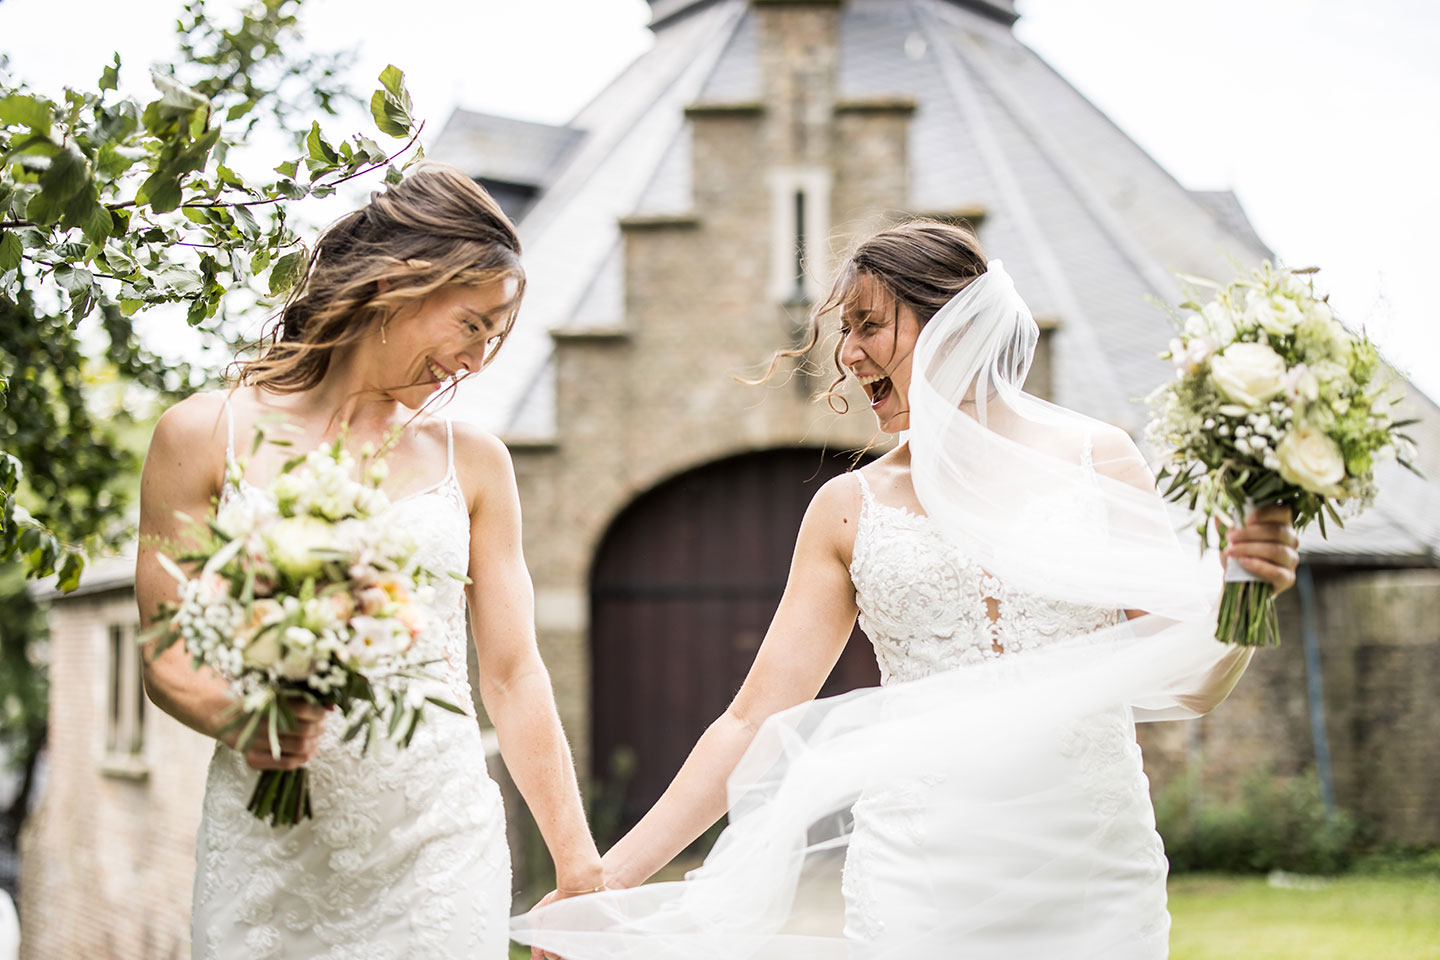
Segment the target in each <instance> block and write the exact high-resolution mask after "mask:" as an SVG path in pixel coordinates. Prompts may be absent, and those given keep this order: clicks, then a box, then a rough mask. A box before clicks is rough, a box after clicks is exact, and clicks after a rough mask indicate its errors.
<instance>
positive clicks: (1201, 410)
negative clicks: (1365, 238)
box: [1149, 263, 1418, 646]
mask: <svg viewBox="0 0 1440 960" xmlns="http://www.w3.org/2000/svg"><path fill="white" fill-rule="evenodd" d="M1314 273H1315V270H1314V269H1313V268H1312V269H1309V270H1291V269H1287V268H1283V267H1276V266H1272V265H1271V264H1269V263H1266V264H1262V265H1261V266H1260V267H1259V268H1258V269H1257V270H1255V271H1253V272H1252V273H1251V275H1250V276H1249V277H1247V278H1243V279H1240V280H1237V281H1235V282H1234V283H1231V284H1230V285H1229V286H1226V287H1219V286H1218V285H1216V284H1213V283H1210V282H1209V281H1205V280H1201V279H1198V278H1193V277H1184V278H1182V279H1183V280H1184V281H1186V282H1187V283H1188V284H1190V285H1191V286H1192V287H1204V288H1208V289H1212V290H1214V291H1215V293H1214V296H1213V298H1212V299H1211V300H1210V301H1209V302H1207V303H1205V304H1203V305H1201V304H1200V303H1198V302H1196V300H1197V299H1198V298H1192V300H1191V301H1190V302H1188V303H1185V304H1182V305H1181V309H1182V310H1184V311H1185V313H1184V314H1183V315H1182V316H1181V317H1180V318H1179V325H1180V332H1179V336H1178V337H1177V338H1176V339H1174V340H1172V341H1171V343H1170V350H1169V352H1168V353H1166V354H1165V356H1166V357H1167V358H1168V359H1169V360H1170V361H1171V362H1172V363H1173V364H1174V366H1175V379H1174V380H1173V381H1171V382H1169V383H1167V384H1166V385H1165V386H1163V387H1161V388H1160V389H1158V390H1157V391H1155V393H1154V394H1152V395H1151V397H1150V402H1151V403H1152V404H1153V405H1154V407H1155V416H1154V419H1153V420H1152V421H1151V423H1150V428H1149V439H1150V440H1151V442H1152V443H1154V444H1155V446H1156V447H1157V448H1158V449H1161V450H1166V451H1168V455H1167V457H1166V459H1165V461H1164V464H1163V465H1162V467H1161V468H1160V470H1159V473H1158V477H1157V482H1158V483H1160V484H1165V483H1166V481H1168V487H1166V488H1165V496H1166V497H1167V499H1170V500H1172V501H1175V502H1182V501H1183V502H1186V503H1187V505H1188V506H1189V508H1190V509H1191V510H1195V511H1198V512H1199V514H1200V516H1201V520H1200V523H1199V526H1198V529H1199V531H1200V535H1201V538H1202V540H1204V541H1205V542H1207V543H1208V536H1209V529H1210V526H1211V520H1212V519H1214V520H1215V521H1217V522H1216V524H1215V525H1216V527H1217V528H1218V531H1219V535H1220V545H1221V546H1222V547H1223V546H1224V545H1225V537H1226V533H1227V531H1228V530H1230V529H1234V528H1235V527H1238V526H1240V525H1241V524H1243V523H1244V518H1245V513H1246V512H1247V511H1248V510H1249V508H1250V507H1251V506H1252V505H1254V506H1259V505H1264V504H1271V503H1278V504H1284V505H1287V506H1289V507H1290V508H1291V510H1292V511H1293V512H1294V515H1295V526H1296V528H1297V529H1303V528H1304V527H1306V526H1308V525H1309V524H1310V523H1311V522H1312V521H1316V520H1318V521H1319V523H1320V532H1321V534H1322V535H1323V534H1324V533H1325V518H1326V516H1327V515H1328V516H1329V517H1330V519H1331V520H1332V521H1334V522H1335V523H1336V524H1341V519H1340V514H1339V513H1338V512H1337V510H1336V506H1337V505H1342V504H1343V505H1345V507H1346V509H1347V512H1348V513H1350V514H1351V515H1352V516H1353V515H1354V514H1356V513H1358V512H1359V511H1360V510H1362V509H1364V508H1365V507H1366V506H1369V505H1370V504H1371V503H1372V502H1373V501H1374V498H1375V472H1374V467H1375V462H1376V460H1377V459H1378V458H1380V457H1382V456H1394V457H1396V458H1398V460H1399V461H1400V462H1401V463H1402V464H1404V465H1405V466H1406V467H1408V468H1409V469H1411V470H1415V466H1414V462H1413V458H1414V445H1413V442H1412V441H1411V439H1410V438H1409V437H1407V436H1406V435H1405V434H1404V433H1403V432H1402V430H1403V428H1404V427H1405V426H1407V425H1408V424H1410V423H1414V422H1415V421H1414V420H1396V419H1393V417H1392V414H1391V406H1392V404H1393V403H1394V402H1395V401H1396V400H1398V399H1399V395H1398V392H1397V391H1396V390H1395V389H1394V385H1393V383H1392V381H1391V379H1390V378H1389V377H1386V376H1383V375H1382V371H1381V366H1380V357H1379V354H1378V352H1377V351H1376V349H1375V346H1374V344H1372V343H1371V342H1370V341H1369V340H1367V339H1366V338H1365V337H1364V336H1363V335H1361V336H1356V335H1355V334H1353V333H1351V332H1350V331H1349V330H1347V329H1346V328H1345V327H1344V326H1343V325H1342V324H1341V323H1340V322H1339V321H1338V320H1336V319H1335V317H1334V315H1333V314H1332V313H1331V310H1330V307H1329V304H1328V303H1326V301H1325V299H1324V298H1322V297H1319V296H1317V295H1316V293H1315V288H1314V280H1313V274H1314ZM1417 472H1418V471H1417ZM1216 637H1217V638H1219V639H1220V640H1223V641H1225V642H1226V643H1238V644H1244V645H1250V646H1263V645H1267V644H1274V643H1278V642H1279V628H1278V624H1277V623H1276V619H1275V607H1274V596H1273V590H1272V589H1271V587H1270V585H1269V584H1268V583H1264V582H1263V581H1259V580H1257V579H1256V578H1254V577H1253V576H1252V575H1250V574H1249V573H1248V572H1247V571H1245V570H1244V569H1243V568H1242V567H1240V566H1239V564H1236V563H1234V562H1233V561H1232V563H1231V564H1230V565H1229V566H1228V567H1227V570H1226V584H1225V592H1224V595H1223V597H1222V599H1221V606H1220V617H1219V622H1218V624H1217V628H1216Z"/></svg>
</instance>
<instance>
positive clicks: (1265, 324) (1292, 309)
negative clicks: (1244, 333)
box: [1245, 290, 1303, 336]
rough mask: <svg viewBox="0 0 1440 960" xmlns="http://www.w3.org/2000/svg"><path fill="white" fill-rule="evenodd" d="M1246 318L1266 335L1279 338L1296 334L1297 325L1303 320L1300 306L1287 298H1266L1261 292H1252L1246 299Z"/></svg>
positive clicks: (1277, 296)
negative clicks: (1274, 335)
mask: <svg viewBox="0 0 1440 960" xmlns="http://www.w3.org/2000/svg"><path fill="white" fill-rule="evenodd" d="M1245 318H1246V319H1247V320H1249V321H1250V322H1251V323H1253V324H1255V325H1256V326H1258V327H1260V328H1261V329H1262V330H1264V331H1265V332H1266V333H1273V334H1276V335H1278V336H1283V335H1285V334H1290V333H1294V332H1295V325H1296V324H1298V323H1299V322H1300V321H1301V319H1303V314H1301V313H1300V305H1299V304H1297V303H1296V302H1295V301H1294V300H1291V299H1290V298H1289V297H1286V296H1280V295H1276V296H1266V295H1265V294H1264V293H1262V292H1260V291H1259V290H1252V291H1251V292H1250V293H1249V294H1248V295H1247V296H1246V297H1245Z"/></svg>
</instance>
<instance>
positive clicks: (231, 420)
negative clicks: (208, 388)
mask: <svg viewBox="0 0 1440 960" xmlns="http://www.w3.org/2000/svg"><path fill="white" fill-rule="evenodd" d="M234 462H235V411H234V410H233V409H231V407H230V394H229V393H226V394H225V470H226V472H227V473H228V472H229V470H230V465H231V464H233V463H234Z"/></svg>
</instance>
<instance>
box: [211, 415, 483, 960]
mask: <svg viewBox="0 0 1440 960" xmlns="http://www.w3.org/2000/svg"><path fill="white" fill-rule="evenodd" d="M226 416H227V417H230V416H231V414H230V408H229V403H228V400H227V403H226ZM445 430H446V445H447V449H448V453H447V465H446V468H445V474H444V477H443V478H442V479H441V480H440V482H439V483H437V484H435V485H434V486H432V487H430V488H428V489H424V490H421V491H418V492H416V493H413V494H410V495H409V496H406V497H403V498H401V499H398V500H396V501H394V502H393V503H392V504H391V506H390V508H389V513H388V515H387V518H388V519H390V520H391V521H392V522H394V523H396V524H400V525H403V526H404V527H405V528H406V529H408V530H410V531H411V532H413V534H414V536H415V538H416V541H417V542H418V544H419V550H420V559H421V562H422V563H423V564H424V565H425V566H426V567H428V568H430V569H433V570H457V571H463V570H465V569H466V567H467V566H468V559H469V552H470V543H469V541H470V517H469V513H468V511H467V509H466V505H465V500H464V497H463V495H462V493H461V490H460V486H459V483H458V481H457V479H456V475H455V456H454V438H453V432H452V429H451V425H450V423H449V422H448V421H447V422H446V424H445ZM228 433H229V436H228V439H227V445H226V466H227V470H226V476H227V479H226V481H225V487H224V490H223V491H222V494H221V500H222V503H223V502H228V501H229V500H231V499H232V498H252V497H267V496H270V494H269V492H268V491H266V490H265V489H263V488H260V487H256V486H253V485H251V484H249V483H247V482H246V481H245V480H243V479H231V478H232V477H234V476H235V475H236V473H235V471H234V469H233V467H234V463H235V460H234V421H233V418H232V419H231V420H230V423H229V430H228ZM434 586H435V590H434V597H433V599H432V600H430V601H429V602H430V603H431V610H430V613H431V615H432V618H433V621H434V622H435V623H437V624H439V625H441V629H439V630H438V631H436V632H435V633H434V634H432V635H427V636H425V637H424V638H423V639H422V641H421V642H422V643H424V644H426V645H428V646H431V647H433V649H429V650H426V651H424V652H426V653H427V654H428V657H427V659H431V660H433V661H435V662H434V663H433V664H432V666H431V668H430V669H431V670H432V672H435V673H437V674H438V675H439V677H440V679H441V683H442V684H443V685H444V687H445V695H446V696H447V698H448V699H449V701H450V702H452V703H454V704H456V705H458V706H460V707H462V708H463V709H464V710H465V711H466V715H465V716H460V715H456V714H453V713H450V712H448V711H444V710H438V709H437V710H431V711H428V712H427V713H426V716H425V721H424V722H423V723H422V724H421V725H420V728H419V730H418V732H417V733H416V735H415V738H414V740H413V741H412V742H411V744H410V746H409V747H408V748H406V749H403V750H400V749H396V748H394V747H393V746H392V745H390V744H388V743H386V744H381V749H379V750H377V749H375V748H374V746H373V745H372V748H371V751H370V752H369V754H368V755H367V754H364V753H362V750H361V748H360V744H359V738H356V740H353V741H351V742H349V743H345V742H342V740H341V733H342V732H343V729H344V720H343V718H342V717H340V716H338V715H336V714H334V713H332V714H331V715H330V716H329V717H328V718H327V719H326V721H325V728H324V732H323V734H322V738H321V743H320V749H319V753H318V754H317V756H316V757H315V759H313V760H312V761H311V762H310V763H309V764H308V765H307V769H308V770H309V772H310V791H311V804H312V807H313V812H314V816H313V818H312V819H307V820H304V821H302V822H301V823H299V824H298V825H296V826H293V827H280V828H277V827H272V826H270V825H268V824H266V823H263V822H261V821H259V820H257V819H255V817H254V816H253V815H251V814H250V812H249V811H248V810H247V809H246V803H247V802H248V800H249V797H250V793H251V790H252V788H253V786H254V784H255V780H256V777H257V776H258V773H257V772H256V771H255V770H253V769H251V768H250V767H249V766H248V765H247V764H246V763H245V760H244V758H243V757H242V756H241V754H239V753H237V752H236V751H235V750H233V749H231V748H230V747H228V746H226V745H224V744H223V743H222V744H218V745H217V746H216V748H215V753H214V756H213V757H212V759H211V762H210V770H209V777H208V780H207V782H206V789H205V803H204V810H203V814H202V818H201V823H200V829H199V835H198V838H197V843H196V871H195V889H194V901H193V913H192V935H193V940H194V942H193V945H192V955H193V956H194V957H195V958H196V960H230V958H235V960H239V958H242V957H243V958H249V960H299V958H302V957H303V958H307V960H308V958H331V960H340V958H346V960H362V958H363V960H390V958H395V960H400V958H412V960H419V958H424V960H449V958H457V960H458V958H462V957H463V958H465V960H476V958H480V960H484V958H500V957H503V956H505V954H506V950H507V944H508V930H507V918H508V914H509V907H510V860H509V850H508V848H507V846H506V839H505V820H504V810H503V808H502V805H501V801H500V792H499V789H498V787H497V786H496V784H495V782H494V781H493V780H491V779H490V777H489V776H488V774H487V772H486V768H485V752H484V747H483V745H482V742H481V738H480V730H479V727H478V726H477V724H476V721H475V717H474V715H473V706H472V700H471V693H470V684H469V680H468V678H467V673H466V650H465V645H466V642H467V640H466V632H465V620H464V616H465V600H464V593H463V587H462V585H461V584H460V583H459V582H458V581H456V580H453V579H449V578H440V579H439V581H438V582H436V584H435V585H434Z"/></svg>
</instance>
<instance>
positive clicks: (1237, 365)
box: [1210, 343, 1285, 409]
mask: <svg viewBox="0 0 1440 960" xmlns="http://www.w3.org/2000/svg"><path fill="white" fill-rule="evenodd" d="M1210 376H1211V378H1212V379H1213V380H1214V381H1215V387H1216V389H1218V390H1219V391H1220V393H1221V394H1222V395H1223V396H1224V397H1225V398H1226V399H1227V400H1233V401H1234V402H1236V403H1238V404H1241V405H1243V406H1245V407H1249V408H1252V409H1253V408H1256V407H1260V406H1262V405H1263V404H1265V403H1266V402H1267V401H1269V400H1270V398H1271V397H1273V396H1275V395H1276V394H1277V393H1279V392H1280V391H1281V390H1282V389H1284V386H1285V382H1284V377H1285V361H1284V360H1283V359H1281V357H1280V355H1279V354H1278V353H1276V352H1275V351H1274V350H1271V349H1270V347H1269V346H1267V345H1266V344H1263V343H1232V344H1231V345H1230V346H1228V347H1226V348H1225V352H1224V353H1222V354H1220V355H1219V356H1218V357H1212V358H1211V360H1210Z"/></svg>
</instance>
